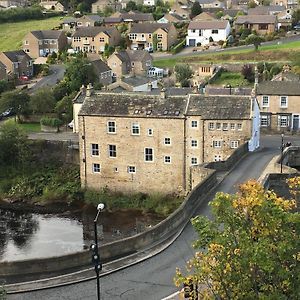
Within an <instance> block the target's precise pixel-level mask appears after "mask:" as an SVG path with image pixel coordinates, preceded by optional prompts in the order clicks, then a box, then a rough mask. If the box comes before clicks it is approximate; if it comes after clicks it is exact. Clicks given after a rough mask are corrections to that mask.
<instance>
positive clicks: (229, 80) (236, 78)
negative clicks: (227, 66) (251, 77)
mask: <svg viewBox="0 0 300 300" xmlns="http://www.w3.org/2000/svg"><path fill="white" fill-rule="evenodd" d="M211 84H213V85H231V87H238V86H245V85H250V83H249V82H248V80H246V79H244V78H243V76H242V75H241V74H240V73H234V72H223V73H221V75H220V77H218V78H217V79H216V80H214V81H213V82H212V83H211Z"/></svg>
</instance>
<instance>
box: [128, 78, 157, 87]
mask: <svg viewBox="0 0 300 300" xmlns="http://www.w3.org/2000/svg"><path fill="white" fill-rule="evenodd" d="M155 80H156V79H153V78H148V77H144V76H133V77H124V78H123V79H122V81H123V82H125V83H127V84H129V85H131V86H133V87H135V86H140V85H144V84H147V83H149V82H152V81H155Z"/></svg>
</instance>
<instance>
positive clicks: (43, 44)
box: [22, 30, 68, 58]
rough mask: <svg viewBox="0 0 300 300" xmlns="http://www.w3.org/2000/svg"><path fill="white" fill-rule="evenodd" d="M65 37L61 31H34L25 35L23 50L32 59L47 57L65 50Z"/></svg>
mask: <svg viewBox="0 0 300 300" xmlns="http://www.w3.org/2000/svg"><path fill="white" fill-rule="evenodd" d="M67 43H68V42H67V36H66V34H65V33H64V32H63V31H61V30H36V31H31V32H29V33H27V34H26V35H25V37H24V38H23V41H22V47H23V50H24V51H25V52H26V53H27V54H28V55H29V56H30V57H32V58H38V57H42V56H47V55H48V54H49V53H52V52H56V53H57V52H58V51H61V50H63V49H65V48H66V46H67Z"/></svg>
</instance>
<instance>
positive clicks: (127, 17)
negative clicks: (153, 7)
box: [110, 11, 154, 23]
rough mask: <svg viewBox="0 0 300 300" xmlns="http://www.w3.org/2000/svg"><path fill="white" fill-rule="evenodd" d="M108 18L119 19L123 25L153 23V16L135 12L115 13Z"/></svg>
mask: <svg viewBox="0 0 300 300" xmlns="http://www.w3.org/2000/svg"><path fill="white" fill-rule="evenodd" d="M110 18H120V19H121V20H122V22H124V23H145V22H154V18H153V15H152V14H151V13H142V12H136V11H129V12H116V13H114V14H112V15H111V16H110Z"/></svg>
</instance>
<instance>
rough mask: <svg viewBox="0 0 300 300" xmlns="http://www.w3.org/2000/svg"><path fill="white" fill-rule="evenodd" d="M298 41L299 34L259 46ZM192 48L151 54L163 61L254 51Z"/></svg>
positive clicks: (249, 47)
mask: <svg viewBox="0 0 300 300" xmlns="http://www.w3.org/2000/svg"><path fill="white" fill-rule="evenodd" d="M299 40H300V34H298V33H297V34H294V35H291V36H288V37H284V38H281V39H279V40H274V41H268V42H263V43H261V45H262V46H263V45H276V44H278V43H280V44H286V43H289V42H293V41H299ZM193 48H195V47H186V48H184V49H183V50H182V51H181V52H179V53H176V54H169V53H164V52H155V53H153V54H152V56H153V57H154V59H155V60H160V59H165V58H168V57H170V58H173V57H188V56H198V55H199V56H201V55H207V54H209V53H216V52H222V53H227V52H231V51H235V50H243V49H254V46H253V45H245V46H238V47H229V48H217V49H208V50H205V51H197V52H193Z"/></svg>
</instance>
